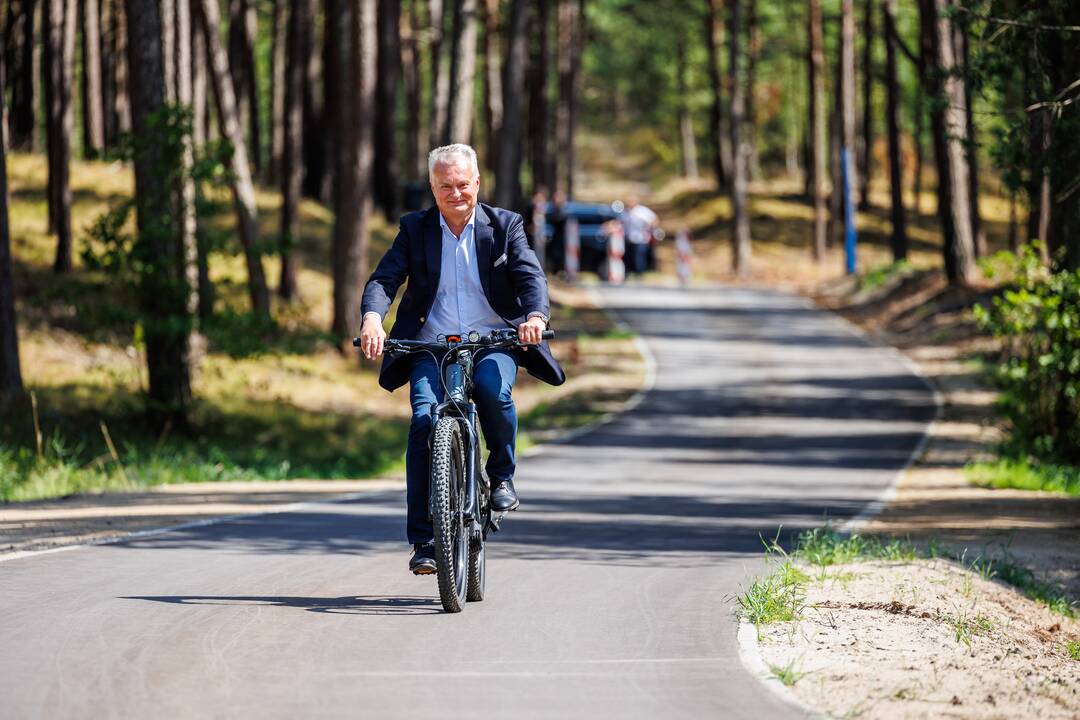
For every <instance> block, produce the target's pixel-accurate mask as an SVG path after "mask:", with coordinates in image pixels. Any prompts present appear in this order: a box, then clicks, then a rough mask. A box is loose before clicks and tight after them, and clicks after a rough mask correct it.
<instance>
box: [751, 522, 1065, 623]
mask: <svg viewBox="0 0 1080 720" xmlns="http://www.w3.org/2000/svg"><path fill="white" fill-rule="evenodd" d="M762 543H763V545H764V546H765V554H766V556H767V557H768V558H769V559H770V561H773V562H774V567H773V570H772V572H771V573H770V574H769V575H767V576H765V577H762V578H756V579H754V580H753V582H752V583H751V585H750V588H749V589H748V590H747V591H746V592H744V593H742V594H741V595H738V596H737V597H736V602H737V603H738V606H739V607H738V612H739V614H740V616H741V617H742V618H743V619H744V620H746V621H747V622H752V623H754V624H755V625H758V624H769V623H775V622H786V621H789V620H798V619H799V616H800V613H801V611H802V609H803V608H804V606H805V596H806V593H805V586H806V584H807V583H808V582H809V581H810V579H811V578H810V575H808V574H807V573H806V572H805V571H804V570H802V569H801V568H800V567H799V565H800V564H805V565H810V566H816V567H818V568H820V572H818V573H816V580H817V581H818V582H822V583H824V582H825V581H826V580H828V579H835V580H836V581H838V582H840V583H841V584H842V585H843V586H845V587H846V585H847V583H848V582H850V581H851V580H852V579H853V578H854V577H855V576H854V574H851V573H839V574H836V575H835V576H833V575H830V574H828V573H827V572H826V571H825V568H828V567H830V566H833V565H843V564H847V563H853V562H865V561H869V560H886V561H894V562H895V561H910V560H916V559H918V558H938V557H943V558H948V559H951V560H953V561H955V562H958V563H959V564H960V565H962V566H963V567H964V568H966V569H967V570H968V571H970V572H972V573H974V574H976V575H978V576H979V577H980V578H982V579H983V580H987V581H990V580H994V579H997V580H1000V581H1001V582H1003V583H1005V584H1007V585H1011V586H1012V587H1015V588H1016V589H1017V590H1019V591H1020V592H1021V593H1023V594H1024V595H1025V596H1026V597H1028V598H1030V599H1031V600H1035V601H1036V602H1039V603H1042V604H1043V605H1045V606H1046V607H1048V608H1049V609H1050V610H1052V611H1054V612H1056V613H1058V614H1060V615H1064V616H1065V617H1070V618H1073V617H1076V616H1077V609H1078V605H1077V602H1076V601H1075V600H1074V599H1072V598H1070V597H1069V596H1068V595H1066V594H1065V593H1064V592H1063V591H1062V590H1061V589H1059V588H1057V587H1055V586H1054V585H1051V584H1049V583H1046V582H1044V581H1042V580H1040V579H1039V578H1037V577H1036V576H1035V573H1034V572H1032V571H1031V570H1030V569H1028V568H1026V567H1023V566H1022V565H1019V564H1017V563H1014V562H1012V560H1010V559H1009V557H1008V555H1007V553H1006V555H1005V556H1004V557H1001V558H990V557H987V556H985V555H979V556H977V557H975V558H974V559H972V560H968V559H967V556H966V554H961V555H959V556H957V555H955V554H950V553H949V552H948V551H947V550H946V549H945V548H943V547H942V546H941V545H940V544H939V543H938V542H936V541H934V540H931V542H930V543H929V544H928V547H927V549H926V550H922V551H920V550H919V549H917V548H916V547H915V546H914V545H913V544H912V543H910V542H908V541H906V540H899V539H897V538H887V539H881V538H877V537H872V536H871V537H866V536H862V535H858V534H854V535H845V534H843V533H840V532H837V531H836V530H835V529H833V528H832V526H830V525H828V524H826V525H824V526H822V527H818V528H813V529H811V530H805V531H803V532H801V533H799V535H798V536H797V537H796V539H795V543H794V549H793V550H792V551H791V552H788V551H787V550H786V549H785V548H784V547H783V545H781V543H780V530H777V533H776V535H775V537H773V538H772V539H771V540H766V539H762ZM972 590H973V588H972V585H971V579H970V577H968V576H965V577H964V580H963V585H962V587H961V589H960V590H959V592H960V594H961V595H963V596H964V597H968V598H969V597H970V596H971V593H972ZM980 617H981V616H980ZM980 617H977V618H975V619H973V620H972V621H971V623H969V625H971V628H974V630H986V631H988V628H983V627H982V625H981V624H980ZM983 619H984V618H983ZM969 620H970V619H969ZM971 628H968V630H958V631H957V632H958V633H960V635H965V634H966V635H965V636H968V637H969V636H970V631H971ZM969 639H970V637H969ZM957 642H963V637H958V639H957Z"/></svg>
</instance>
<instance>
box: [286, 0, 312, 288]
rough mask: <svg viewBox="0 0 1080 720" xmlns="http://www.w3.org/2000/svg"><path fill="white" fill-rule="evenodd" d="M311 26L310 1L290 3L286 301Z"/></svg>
mask: <svg viewBox="0 0 1080 720" xmlns="http://www.w3.org/2000/svg"><path fill="white" fill-rule="evenodd" d="M310 24H311V0H293V2H292V7H291V8H290V10H289V30H288V36H287V38H286V40H285V44H286V48H287V49H286V56H287V59H286V70H285V147H284V152H283V153H282V156H281V233H280V239H279V243H280V251H281V281H280V283H279V284H278V295H279V296H280V297H281V299H283V300H286V301H290V300H292V299H293V296H294V294H295V292H296V255H295V254H294V253H293V249H294V248H295V247H296V246H297V245H298V243H299V239H300V218H299V214H298V210H299V203H300V186H301V184H302V182H303V172H304V167H303V157H302V153H303V151H304V125H303V122H304V113H303V97H304V75H305V68H306V65H307V52H306V50H307V48H306V47H305V43H304V38H305V37H306V36H307V35H308V34H309V33H308V29H307V27H308V25H310Z"/></svg>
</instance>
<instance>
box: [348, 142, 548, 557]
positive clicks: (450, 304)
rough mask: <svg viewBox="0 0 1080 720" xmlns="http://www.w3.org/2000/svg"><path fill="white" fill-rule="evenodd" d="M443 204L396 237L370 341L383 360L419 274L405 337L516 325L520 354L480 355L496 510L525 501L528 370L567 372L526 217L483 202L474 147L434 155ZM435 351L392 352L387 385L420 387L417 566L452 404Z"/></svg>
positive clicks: (415, 428) (409, 468)
mask: <svg viewBox="0 0 1080 720" xmlns="http://www.w3.org/2000/svg"><path fill="white" fill-rule="evenodd" d="M428 174H429V179H430V181H431V191H432V193H433V194H434V195H435V207H433V208H430V209H428V210H424V211H421V212H414V213H409V214H408V215H405V216H404V217H402V218H401V230H400V231H399V232H398V234H397V237H396V238H395V239H394V244H393V245H392V246H391V247H390V249H389V250H388V251H387V252H386V255H384V256H383V258H382V260H380V261H379V266H378V267H377V268H375V272H373V273H372V274H371V278H370V279H369V280H368V282H367V286H366V287H365V288H364V298H363V301H362V303H361V312H362V313H363V316H364V324H363V327H362V328H361V330H360V348H361V350H362V351H363V353H364V355H365V356H366V357H367V358H368V359H369V360H373V359H375V358H376V357H378V356H379V355H381V354H382V351H383V346H384V344H385V341H386V337H387V335H386V331H385V330H383V319H384V318H385V317H386V313H387V312H388V311H389V310H390V305H391V304H393V302H394V297H395V296H396V295H397V291H398V288H400V287H401V286H402V284H404V283H405V282H406V280H407V281H408V285H407V287H406V289H405V294H404V296H403V297H402V298H401V304H400V305H399V306H398V313H397V320H396V322H395V323H394V326H393V327H392V328H391V329H390V337H392V338H394V339H409V340H423V341H425V342H433V341H435V340H436V339H438V338H439V337H445V336H448V335H466V334H467V333H468V332H469V331H470V330H476V331H478V332H480V333H488V332H491V331H492V330H498V329H503V328H516V329H517V331H518V337H519V338H520V340H521V342H523V343H528V344H530V345H534V346H535V347H531V348H523V349H521V350H520V351H516V352H515V351H509V350H488V351H484V350H481V351H480V352H479V353H478V354H477V356H476V361H475V362H476V364H475V371H474V375H473V381H474V384H475V388H474V390H473V397H474V399H475V401H476V408H477V414H478V415H479V418H480V429H481V430H483V432H484V442H485V444H486V445H487V448H488V460H487V465H486V466H485V467H486V470H487V476H488V478H489V480H490V482H491V506H492V508H493V509H494V510H496V511H497V512H507V511H510V510H513V509H515V508H516V507H517V506H518V497H517V493H516V491H515V489H514V480H513V477H514V469H515V447H516V442H517V412H516V410H515V409H514V400H513V398H512V397H511V393H512V391H513V389H514V379H515V377H516V376H517V371H518V366H519V365H520V366H523V367H524V368H525V369H526V370H528V371H529V373H530V374H531V375H533V376H535V377H537V378H538V379H540V380H543V381H544V382H546V383H549V384H551V385H561V384H562V383H563V381H564V380H565V379H566V376H565V375H564V374H563V370H562V368H561V367H559V363H558V362H556V360H555V358H553V357H552V356H551V350H550V349H549V348H548V346H547V343H543V342H541V340H540V335H541V333H542V332H543V331H544V330H545V329H546V328H547V323H548V312H549V306H548V288H547V278H546V277H545V276H544V272H543V270H541V269H540V263H539V262H537V260H536V255H535V254H534V253H533V251H532V249H531V248H530V247H529V243H528V241H527V240H526V238H525V224H524V221H523V220H522V218H521V215H519V214H517V213H515V212H510V211H508V210H503V209H502V208H496V207H492V206H490V205H484V204H482V203H478V202H477V195H478V194H479V192H480V170H479V167H478V165H477V163H476V152H475V151H474V150H473V149H472V148H471V147H469V146H468V145H462V144H456V145H447V146H445V147H439V148H435V149H434V150H432V151H431V154H430V155H429V156H428ZM440 359H441V358H437V357H434V356H432V355H409V356H405V357H396V358H386V359H384V360H383V364H382V369H381V370H380V372H379V384H380V385H381V386H382V387H384V388H386V389H387V390H390V391H394V390H396V389H397V388H399V387H401V386H402V385H404V384H405V383H406V382H408V383H409V397H410V401H411V403H412V424H411V425H410V426H409V444H408V450H407V451H406V454H405V483H406V502H407V504H408V517H407V522H406V534H407V536H408V539H409V542H410V543H412V546H413V555H412V558H411V559H410V560H409V570H411V571H412V572H413V573H414V574H416V575H431V574H433V573H434V572H435V569H436V565H435V548H434V544H433V542H432V538H433V537H434V533H433V529H432V525H431V517H430V514H429V512H428V495H429V493H428V489H429V488H428V473H429V459H430V455H431V452H430V448H429V447H428V439H429V436H430V435H431V410H432V408H433V407H434V406H435V405H436V404H438V403H440V402H442V399H443V392H442V380H441V378H440V375H439V360H440Z"/></svg>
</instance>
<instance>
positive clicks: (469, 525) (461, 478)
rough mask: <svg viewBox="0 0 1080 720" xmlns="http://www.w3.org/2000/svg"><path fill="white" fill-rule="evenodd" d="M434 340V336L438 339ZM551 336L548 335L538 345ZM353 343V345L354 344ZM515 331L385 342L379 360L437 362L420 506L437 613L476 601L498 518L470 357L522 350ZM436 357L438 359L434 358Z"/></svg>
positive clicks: (479, 598) (481, 593)
mask: <svg viewBox="0 0 1080 720" xmlns="http://www.w3.org/2000/svg"><path fill="white" fill-rule="evenodd" d="M440 337H441V336H440ZM554 337H555V333H554V332H553V331H551V330H545V331H544V332H543V334H542V338H543V339H544V340H550V339H552V338H554ZM353 345H354V346H355V347H359V346H360V339H359V338H354V339H353ZM524 346H525V345H524V343H522V342H520V341H519V340H518V334H517V331H516V330H512V329H506V330H494V331H492V332H491V333H490V334H488V335H481V334H480V333H478V332H476V331H475V330H474V331H472V332H470V333H468V335H466V336H464V337H463V336H461V335H450V336H447V337H445V338H443V339H440V340H437V341H436V342H424V341H422V340H394V339H387V340H386V342H385V344H384V345H383V351H384V352H386V353H387V354H402V355H406V354H411V353H423V352H426V353H429V354H430V355H431V356H432V357H433V358H434V359H435V361H436V362H437V363H438V364H439V377H440V378H441V380H442V385H443V402H441V403H440V404H438V405H437V406H435V408H434V409H432V411H431V435H430V437H429V438H428V448H429V450H430V453H431V454H430V457H431V468H430V475H429V477H430V483H431V486H430V496H429V500H428V507H429V510H430V513H431V524H432V527H433V529H434V532H435V564H436V568H437V569H436V573H435V574H436V577H437V578H438V585H439V599H440V601H441V602H442V606H443V609H444V610H446V611H447V612H450V613H456V612H461V611H462V610H463V609H464V608H465V603H467V602H480V601H482V600H483V599H484V590H485V581H486V554H485V549H484V544H485V542H486V541H487V536H488V533H489V532H497V531H498V530H499V525H500V523H501V522H502V520H503V518H504V517H505V516H506V513H505V512H500V513H498V514H497V515H496V514H494V513H492V508H491V504H490V502H489V500H490V495H491V488H490V487H489V485H488V481H487V478H486V477H485V476H484V470H483V465H482V464H481V462H480V432H479V424H478V421H477V417H476V405H475V404H473V402H472V391H473V366H474V360H475V353H476V352H478V351H480V350H486V349H509V348H518V347H524ZM439 353H442V354H443V355H442V357H441V359H440V357H439Z"/></svg>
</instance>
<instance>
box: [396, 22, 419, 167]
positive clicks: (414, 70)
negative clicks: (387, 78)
mask: <svg viewBox="0 0 1080 720" xmlns="http://www.w3.org/2000/svg"><path fill="white" fill-rule="evenodd" d="M419 5H420V2H419V0H412V2H410V3H409V12H408V14H407V15H406V16H405V20H406V21H405V22H404V23H403V24H402V30H401V66H402V68H403V69H404V71H405V73H404V78H403V79H404V84H405V108H406V112H405V124H406V129H405V155H404V168H405V173H404V174H405V178H406V180H408V181H410V182H417V181H419V180H420V179H421V178H423V176H424V171H423V169H422V168H421V158H422V157H423V154H424V152H423V149H422V147H421V143H422V142H423V141H422V140H421V139H420V127H421V125H420V120H421V117H420V99H421V97H420V96H421V87H422V85H421V78H422V75H421V68H420V61H421V60H420V59H421V53H420V13H419V10H418V6H419Z"/></svg>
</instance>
